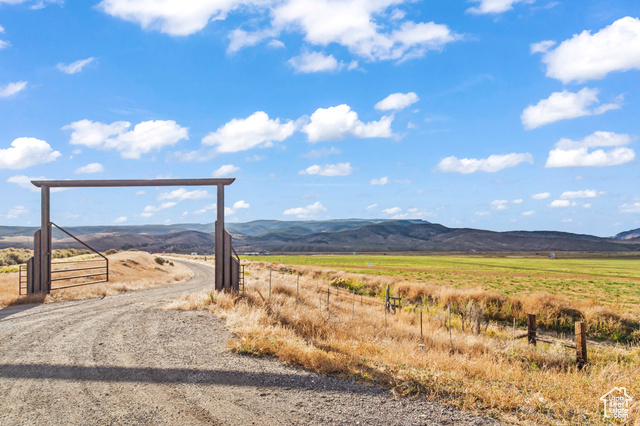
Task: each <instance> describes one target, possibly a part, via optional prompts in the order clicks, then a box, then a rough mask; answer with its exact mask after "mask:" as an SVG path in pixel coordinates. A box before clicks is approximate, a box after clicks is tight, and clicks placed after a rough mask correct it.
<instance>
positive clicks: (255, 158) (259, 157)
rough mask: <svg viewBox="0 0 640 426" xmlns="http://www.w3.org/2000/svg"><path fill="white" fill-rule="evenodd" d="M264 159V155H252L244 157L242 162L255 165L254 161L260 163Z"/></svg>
mask: <svg viewBox="0 0 640 426" xmlns="http://www.w3.org/2000/svg"><path fill="white" fill-rule="evenodd" d="M265 158H267V157H265V156H264V155H258V154H253V155H250V156H248V157H245V158H244V161H247V162H249V163H255V162H256V161H262V160H264V159H265Z"/></svg>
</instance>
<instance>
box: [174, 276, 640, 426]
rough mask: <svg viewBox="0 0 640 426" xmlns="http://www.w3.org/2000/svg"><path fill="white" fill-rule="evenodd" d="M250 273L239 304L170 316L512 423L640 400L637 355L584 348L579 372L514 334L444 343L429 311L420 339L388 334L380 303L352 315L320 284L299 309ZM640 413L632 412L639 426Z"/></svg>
mask: <svg viewBox="0 0 640 426" xmlns="http://www.w3.org/2000/svg"><path fill="white" fill-rule="evenodd" d="M247 271H248V272H249V275H248V276H247V277H246V280H247V291H246V293H245V294H244V295H239V296H233V295H229V294H224V293H217V292H214V291H209V292H202V293H199V294H195V295H184V296H182V297H181V298H180V299H178V300H175V301H174V302H173V303H172V305H171V308H173V309H207V310H210V311H212V312H214V313H216V314H217V315H219V316H221V317H223V318H226V321H227V324H228V325H229V327H230V328H231V329H232V331H233V332H234V333H235V334H236V337H234V338H233V339H232V340H231V341H230V342H229V345H230V347H231V349H232V350H234V351H236V352H238V353H243V354H248V355H256V356H260V355H272V356H277V357H278V358H280V359H281V360H283V361H285V362H287V363H290V364H293V365H299V366H302V367H305V368H309V369H312V370H315V371H318V372H321V373H325V374H338V375H342V376H345V377H349V378H356V379H359V380H365V381H368V382H374V383H377V384H381V385H384V386H387V387H389V388H391V389H392V390H393V391H394V392H396V393H399V394H423V395H427V396H430V397H434V398H439V399H442V400H445V401H447V402H448V403H450V404H452V405H455V406H457V407H459V408H463V409H469V410H473V411H479V412H482V413H484V414H486V415H490V416H494V417H497V418H499V419H501V420H504V421H507V422H512V423H520V424H538V423H539V424H605V423H606V422H605V421H604V420H603V416H602V414H603V413H602V411H603V407H602V406H601V402H600V401H599V398H600V396H602V395H603V394H604V393H606V392H608V391H609V390H610V389H611V388H613V387H614V386H624V387H626V388H627V391H628V393H629V394H630V395H632V396H634V397H636V398H637V397H640V366H639V361H640V350H638V348H634V349H633V350H629V349H628V348H622V347H610V348H607V349H601V348H590V354H589V356H590V359H589V361H590V362H589V364H588V365H587V367H586V368H584V369H583V370H578V368H577V367H576V365H575V353H572V352H570V351H567V350H565V349H564V348H563V347H561V346H559V345H547V344H539V345H538V346H536V347H533V346H529V345H527V344H526V342H525V341H522V340H516V341H515V342H514V341H512V340H511V339H510V335H511V330H508V329H504V328H503V327H501V326H500V325H499V324H496V323H495V322H494V323H491V324H486V326H485V327H483V328H482V330H481V332H480V334H476V333H475V332H471V331H463V330H462V329H461V328H460V327H455V328H454V329H453V332H452V334H451V337H450V335H449V332H448V330H447V328H446V327H445V326H444V321H445V320H446V317H445V315H444V313H443V311H441V310H437V309H434V308H432V309H431V311H430V312H429V314H426V315H425V314H423V336H422V337H420V328H419V313H418V312H411V311H401V312H399V313H398V314H396V315H387V326H385V322H384V312H383V307H382V304H381V303H379V302H378V301H376V300H374V299H369V300H367V298H366V297H364V298H363V302H362V303H361V302H360V300H359V298H356V299H355V302H356V303H355V305H354V297H353V295H351V294H349V293H346V292H344V291H338V290H336V289H333V288H331V289H329V290H328V287H327V285H326V282H325V281H320V280H319V278H320V277H323V276H324V275H322V274H316V278H315V279H311V278H305V279H303V280H301V289H300V298H299V302H297V298H296V294H297V291H296V281H295V280H296V278H295V277H294V276H292V275H290V274H282V275H281V274H274V276H273V278H272V286H271V297H269V275H268V271H265V270H264V269H262V268H260V267H259V266H258V265H253V266H251V267H249V268H248V269H247ZM307 275H308V276H311V275H313V274H307ZM327 291H329V292H330V294H329V309H328V310H327ZM336 292H337V294H336ZM367 302H368V303H367ZM352 315H353V319H352ZM421 344H422V345H424V350H421V349H420V346H419V345H421ZM639 412H640V404H639V403H638V402H634V406H633V412H632V421H633V422H634V424H636V425H638V424H640V415H639Z"/></svg>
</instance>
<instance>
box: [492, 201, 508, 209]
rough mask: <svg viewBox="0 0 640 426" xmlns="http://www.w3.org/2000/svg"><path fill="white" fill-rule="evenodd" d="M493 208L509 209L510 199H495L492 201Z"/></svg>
mask: <svg viewBox="0 0 640 426" xmlns="http://www.w3.org/2000/svg"><path fill="white" fill-rule="evenodd" d="M491 208H492V209H493V210H507V209H508V208H509V201H507V200H493V201H492V202H491Z"/></svg>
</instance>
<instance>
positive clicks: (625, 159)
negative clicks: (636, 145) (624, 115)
mask: <svg viewBox="0 0 640 426" xmlns="http://www.w3.org/2000/svg"><path fill="white" fill-rule="evenodd" d="M631 140H632V138H631V136H630V135H628V134H624V133H613V132H602V131H597V132H594V133H593V134H591V135H589V136H587V137H585V138H584V139H582V140H581V141H573V140H571V139H567V138H563V139H560V140H559V141H558V142H557V143H556V144H555V147H554V149H553V150H551V151H550V152H549V157H548V158H547V163H546V165H545V167H605V166H617V165H620V164H625V163H629V162H631V161H633V160H634V158H635V156H636V153H635V151H634V150H633V149H631V148H628V147H626V146H623V145H628V144H630V143H631ZM594 148H599V149H594ZM603 148H609V149H603Z"/></svg>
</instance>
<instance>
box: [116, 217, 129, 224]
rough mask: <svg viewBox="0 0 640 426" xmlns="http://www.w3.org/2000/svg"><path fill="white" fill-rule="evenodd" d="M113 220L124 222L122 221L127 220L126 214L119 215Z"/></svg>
mask: <svg viewBox="0 0 640 426" xmlns="http://www.w3.org/2000/svg"><path fill="white" fill-rule="evenodd" d="M113 221H114V222H115V223H124V222H126V221H127V217H126V216H120V217H117V218H115V219H113Z"/></svg>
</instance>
